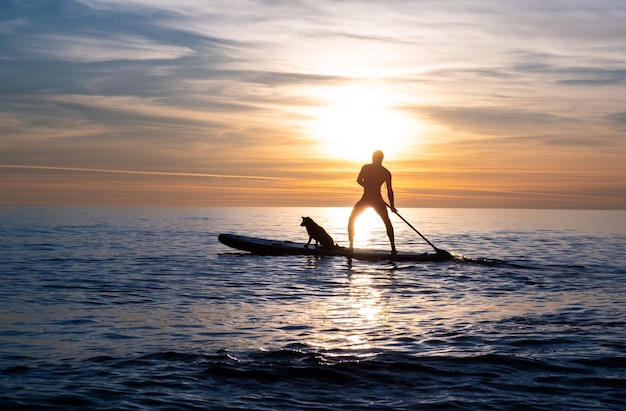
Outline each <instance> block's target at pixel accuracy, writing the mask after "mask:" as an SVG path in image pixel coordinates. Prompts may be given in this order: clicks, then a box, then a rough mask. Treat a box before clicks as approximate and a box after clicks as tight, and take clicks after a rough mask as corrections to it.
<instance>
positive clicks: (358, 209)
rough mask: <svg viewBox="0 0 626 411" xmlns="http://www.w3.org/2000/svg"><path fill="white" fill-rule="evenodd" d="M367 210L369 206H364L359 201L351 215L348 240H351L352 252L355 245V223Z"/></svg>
mask: <svg viewBox="0 0 626 411" xmlns="http://www.w3.org/2000/svg"><path fill="white" fill-rule="evenodd" d="M366 208H367V205H364V204H363V203H362V202H361V201H359V202H357V203H356V204H355V205H354V208H353V209H352V213H351V214H350V219H349V220H348V239H349V240H350V250H352V249H353V243H354V223H355V221H356V219H357V218H358V217H359V216H360V215H361V213H363V211H364V210H365V209H366Z"/></svg>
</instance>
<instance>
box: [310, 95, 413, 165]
mask: <svg viewBox="0 0 626 411" xmlns="http://www.w3.org/2000/svg"><path fill="white" fill-rule="evenodd" d="M321 97H322V99H323V100H324V101H326V102H327V104H326V105H323V106H320V107H318V108H317V109H316V110H315V111H314V113H313V115H312V118H313V120H312V121H311V123H310V128H309V136H310V138H312V139H313V140H314V141H315V143H317V145H318V147H319V149H320V150H321V152H322V154H323V155H325V156H329V157H334V158H340V159H343V160H349V161H363V160H367V159H369V158H370V157H371V154H372V153H373V152H374V151H375V150H383V152H384V153H385V155H386V156H387V157H388V158H389V157H397V156H399V155H400V154H401V153H402V152H403V151H405V150H406V149H407V148H408V146H410V145H412V144H413V143H414V142H415V141H414V140H415V138H416V131H417V128H418V122H417V119H415V118H412V117H410V116H409V115H408V113H405V112H403V111H401V110H399V109H397V108H396V107H397V106H398V105H399V101H397V99H395V98H394V95H393V94H391V93H390V92H388V91H386V90H384V89H382V88H379V87H336V88H332V89H326V90H324V91H323V95H322V96H321Z"/></svg>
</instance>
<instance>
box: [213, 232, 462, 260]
mask: <svg viewBox="0 0 626 411" xmlns="http://www.w3.org/2000/svg"><path fill="white" fill-rule="evenodd" d="M217 238H218V240H219V241H220V243H222V244H224V245H227V246H229V247H232V248H235V249H237V250H241V251H247V252H250V253H251V254H257V255H316V256H344V257H348V258H355V259H359V260H387V261H416V262H436V261H449V260H452V259H454V257H453V256H452V255H450V254H449V253H447V252H439V253H409V252H403V251H399V252H398V253H397V254H391V251H388V250H373V249H363V248H361V249H359V248H355V249H354V250H352V251H350V250H349V249H348V248H344V247H337V248H321V247H314V246H313V245H309V246H308V247H307V245H306V244H305V243H298V242H294V241H283V240H268V239H264V238H256V237H248V236H244V235H237V234H220V235H219V236H218V237H217Z"/></svg>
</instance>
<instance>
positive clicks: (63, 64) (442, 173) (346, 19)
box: [0, 0, 626, 208]
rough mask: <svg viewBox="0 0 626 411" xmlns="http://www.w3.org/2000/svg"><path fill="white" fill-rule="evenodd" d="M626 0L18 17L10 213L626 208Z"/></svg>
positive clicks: (8, 9)
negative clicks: (378, 159)
mask: <svg viewBox="0 0 626 411" xmlns="http://www.w3.org/2000/svg"><path fill="white" fill-rule="evenodd" d="M625 23H626V3H625V2H621V1H606V0H601V1H594V2H589V1H544V2H534V1H531V2H529V1H505V2H502V1H461V0H449V1H448V0H447V1H385V2H379V1H325V0H322V1H238V0H235V1H199V0H177V1H165V0H54V1H52V0H48V1H37V0H29V1H12V0H8V1H7V0H5V1H3V2H2V3H1V4H0V75H1V76H2V79H3V81H2V82H1V83H0V101H1V102H0V175H1V176H2V179H1V180H2V182H0V189H1V191H0V192H1V193H2V194H0V203H18V204H22V203H55V204H56V203H80V204H83V203H96V204H115V203H120V204H191V205H229V204H236V205H241V204H244V205H351V204H352V203H353V202H354V201H355V200H356V199H357V198H358V195H359V187H358V186H356V184H354V179H355V177H356V174H357V173H358V168H359V166H360V164H362V163H365V162H367V161H369V153H370V152H371V151H373V149H376V148H382V149H383V150H385V152H386V153H387V156H386V164H387V166H388V167H389V168H390V170H391V171H392V172H393V173H394V182H395V184H396V187H397V191H398V193H399V194H398V205H399V206H402V205H403V204H404V205H406V206H416V207H418V206H437V207H466V206H471V207H551V208H552V207H563V208H572V207H575V208H625V207H626V166H625V165H624V160H623V159H624V158H625V157H626V156H625V155H626V138H625V137H626V53H624V50H626V24H625Z"/></svg>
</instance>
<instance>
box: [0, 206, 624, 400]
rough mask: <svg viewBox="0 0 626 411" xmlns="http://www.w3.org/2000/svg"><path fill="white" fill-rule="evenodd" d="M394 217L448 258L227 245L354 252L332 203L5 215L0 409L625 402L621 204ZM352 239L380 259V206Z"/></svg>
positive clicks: (416, 245)
mask: <svg viewBox="0 0 626 411" xmlns="http://www.w3.org/2000/svg"><path fill="white" fill-rule="evenodd" d="M399 212H400V214H401V215H402V216H403V217H404V218H405V219H406V220H407V222H410V223H411V225H412V226H413V227H415V229H416V230H419V233H420V234H422V235H423V236H424V237H425V238H427V239H428V240H429V241H430V242H431V243H432V244H433V245H434V246H436V247H438V248H441V249H444V250H446V251H449V252H450V253H453V254H454V255H455V256H456V257H457V258H456V259H455V260H452V261H447V262H429V263H423V262H422V263H419V262H418V263H411V262H409V263H407V262H400V263H399V262H389V261H363V260H358V259H348V258H346V257H337V256H335V257H314V256H258V255H250V254H248V253H245V252H239V251H237V250H234V249H231V248H228V247H226V246H224V245H222V244H220V243H219V242H218V239H217V237H218V234H220V233H234V234H243V235H249V236H256V237H262V238H269V239H280V240H291V241H299V242H306V241H307V240H308V236H307V235H306V231H305V230H304V228H303V227H301V226H300V221H301V217H303V216H308V217H311V218H313V219H314V220H315V221H316V222H317V223H318V224H320V225H322V226H323V227H324V228H325V229H326V231H327V232H328V233H329V234H330V235H331V236H333V237H334V239H335V241H336V242H337V243H339V244H340V245H347V234H346V225H347V220H348V215H349V213H350V209H349V208H341V207H340V208H323V207H301V208H280V207H274V208H257V207H242V208H218V207H207V208H192V207H181V208H176V207H66V206H19V207H18V206H3V207H0V408H1V409H2V410H103V411H104V410H320V411H322V410H524V411H528V410H546V411H547V410H550V411H552V410H624V409H626V285H625V284H626V281H625V279H626V250H625V246H626V211H619V210H618V211H588V210H511V209H419V208H414V209H404V210H403V209H400V210H399ZM392 221H393V223H394V227H395V231H396V243H397V247H398V249H399V250H400V251H415V252H428V251H432V248H431V246H430V245H428V243H426V241H424V239H423V238H422V237H420V235H418V233H417V232H416V231H414V230H413V229H412V228H411V227H410V226H408V225H407V224H405V222H403V221H402V220H400V219H399V218H397V217H396V216H392ZM356 234H357V237H356V244H355V246H357V247H375V248H383V249H385V248H386V249H389V241H388V239H387V237H386V234H385V228H384V226H383V224H382V222H381V221H380V220H379V219H378V217H377V216H376V215H375V214H374V213H373V212H368V213H366V214H364V215H363V216H362V217H361V219H359V220H358V221H357V233H356Z"/></svg>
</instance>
